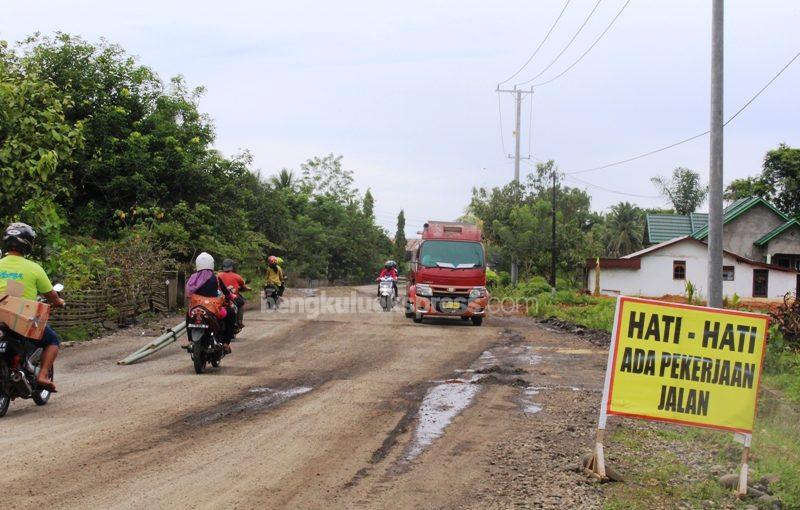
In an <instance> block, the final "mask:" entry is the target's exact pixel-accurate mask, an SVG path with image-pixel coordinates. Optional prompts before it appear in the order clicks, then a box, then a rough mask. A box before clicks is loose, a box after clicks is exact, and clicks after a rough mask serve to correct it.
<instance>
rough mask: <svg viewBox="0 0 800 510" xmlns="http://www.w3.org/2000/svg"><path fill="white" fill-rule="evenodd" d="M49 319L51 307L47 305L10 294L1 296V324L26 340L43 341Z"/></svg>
mask: <svg viewBox="0 0 800 510" xmlns="http://www.w3.org/2000/svg"><path fill="white" fill-rule="evenodd" d="M49 318H50V305H48V304H47V303H40V302H39V301H31V300H30V299H23V298H21V297H17V296H12V295H9V294H3V295H2V296H0V322H4V323H5V324H6V325H7V326H8V327H9V329H11V330H12V331H14V332H15V333H17V334H19V335H22V336H24V337H25V338H32V339H33V340H41V339H42V335H43V334H44V328H45V326H47V320H48V319H49Z"/></svg>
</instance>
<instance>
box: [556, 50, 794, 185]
mask: <svg viewBox="0 0 800 510" xmlns="http://www.w3.org/2000/svg"><path fill="white" fill-rule="evenodd" d="M798 57H800V51H798V52H797V53H796V54H795V55H794V57H792V58H791V60H789V62H787V64H786V65H785V66H783V67H782V68H781V70H780V71H778V73H777V74H775V76H773V77H772V79H770V80H769V81H768V82H767V84H766V85H764V86H763V87H761V89H760V90H759V91H758V92H756V94H755V95H754V96H753V97H751V98H750V100H748V101H747V102H746V103H745V104H744V106H742V107H741V108H739V110H737V111H736V113H734V114H733V115H732V116H731V117H730V118H729V119H728V120H726V121H725V123H724V124H723V126H727V125H728V124H730V123H731V122H732V121H733V119H735V118H736V117H738V116H739V114H741V113H742V112H743V111H744V110H745V109H746V108H747V107H748V106H750V105H751V104H752V103H753V102H754V101H755V100H756V99H757V98H758V96H760V95H761V94H762V93H763V92H764V91H765V90H767V88H769V86H770V85H772V83H773V82H775V80H777V79H778V78H779V77H780V75H782V74H783V72H784V71H786V70H787V69H788V68H789V66H791V65H792V64H793V63H794V61H795V60H797V59H798ZM708 133H709V131H708V130H706V131H703V132H702V133H698V134H696V135H694V136H690V137H688V138H684V139H683V140H680V141H678V142H675V143H671V144H669V145H666V146H664V147H660V148H658V149H654V150H651V151H649V152H645V153H644V154H639V155H638V156H633V157H630V158H626V159H622V160H619V161H615V162H613V163H607V164H605V165H600V166H595V167H592V168H586V169H583V170H577V171H575V172H567V175H575V174H583V173H586V172H594V171H597V170H603V169H605V168H610V167H612V166H618V165H622V164H625V163H630V162H631V161H635V160H637V159H642V158H646V157H647V156H652V155H653V154H657V153H659V152H662V151H665V150H667V149H672V148H673V147H677V146H678V145H682V144H684V143H688V142H691V141H692V140H696V139H698V138H701V137H703V136H705V135H707V134H708Z"/></svg>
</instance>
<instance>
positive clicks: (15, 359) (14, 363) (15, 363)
mask: <svg viewBox="0 0 800 510" xmlns="http://www.w3.org/2000/svg"><path fill="white" fill-rule="evenodd" d="M21 361H22V358H21V357H20V356H19V354H15V355H13V356H11V370H19V364H20V362H21Z"/></svg>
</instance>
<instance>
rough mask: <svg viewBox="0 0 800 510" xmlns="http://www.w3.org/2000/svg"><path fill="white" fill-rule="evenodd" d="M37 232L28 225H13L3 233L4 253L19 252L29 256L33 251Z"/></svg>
mask: <svg viewBox="0 0 800 510" xmlns="http://www.w3.org/2000/svg"><path fill="white" fill-rule="evenodd" d="M34 240H36V231H35V230H33V228H32V227H31V226H30V225H28V224H27V223H12V224H11V225H9V226H8V227H7V228H6V231H5V232H4V233H3V251H5V252H8V251H12V250H13V251H18V252H20V253H22V254H23V255H28V254H29V253H30V252H31V250H32V249H33V241H34Z"/></svg>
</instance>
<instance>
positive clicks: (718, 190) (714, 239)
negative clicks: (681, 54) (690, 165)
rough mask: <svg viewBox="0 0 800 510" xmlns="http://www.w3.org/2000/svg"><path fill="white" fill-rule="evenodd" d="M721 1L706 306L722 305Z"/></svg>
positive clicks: (714, 65) (714, 28)
mask: <svg viewBox="0 0 800 510" xmlns="http://www.w3.org/2000/svg"><path fill="white" fill-rule="evenodd" d="M723 4H724V1H723V0H713V6H712V14H711V136H710V144H709V145H710V157H709V178H708V306H711V307H714V308H722V228H723V227H722V173H723V152H722V148H723V129H724V128H723V122H724V119H723V114H724V112H723V97H724V96H723V70H724V66H723V62H724V52H723V43H724V37H723V35H724V16H723Z"/></svg>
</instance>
